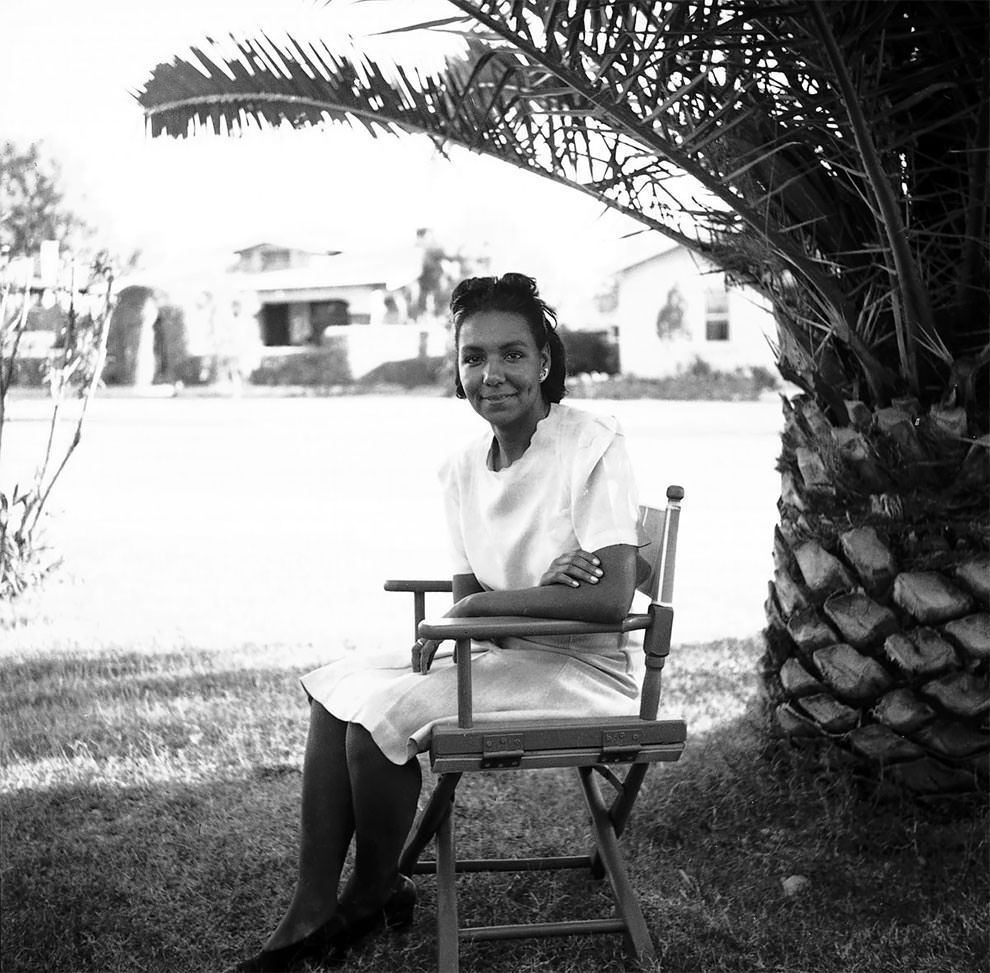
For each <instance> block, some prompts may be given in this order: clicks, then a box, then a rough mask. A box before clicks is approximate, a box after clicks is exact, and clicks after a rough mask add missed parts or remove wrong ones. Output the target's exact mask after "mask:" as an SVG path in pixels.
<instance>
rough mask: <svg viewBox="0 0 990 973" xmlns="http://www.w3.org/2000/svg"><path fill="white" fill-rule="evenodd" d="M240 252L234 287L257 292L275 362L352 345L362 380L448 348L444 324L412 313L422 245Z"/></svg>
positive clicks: (261, 337) (260, 320)
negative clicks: (346, 250)
mask: <svg viewBox="0 0 990 973" xmlns="http://www.w3.org/2000/svg"><path fill="white" fill-rule="evenodd" d="M236 253H237V263H236V265H235V266H234V268H233V269H232V271H231V275H230V280H229V284H230V285H231V287H232V288H233V289H234V290H236V291H237V292H240V293H245V294H248V293H250V294H253V295H254V296H255V298H256V305H257V308H258V313H257V328H258V334H257V338H258V341H259V343H260V345H261V346H262V348H261V349H260V350H261V352H262V354H263V355H264V356H265V357H267V358H269V359H271V357H272V356H278V355H282V356H291V355H293V354H298V353H299V352H301V351H304V350H308V351H310V352H312V351H314V350H316V349H319V348H324V347H327V348H328V347H329V346H331V345H332V346H333V347H334V348H335V349H340V348H346V356H347V362H348V368H349V372H350V375H351V377H353V378H355V379H357V378H360V377H362V376H363V375H365V374H367V373H368V372H370V371H372V370H373V369H374V368H376V367H377V366H379V365H381V364H383V363H385V362H393V361H401V360H404V359H410V358H416V357H418V356H422V355H442V354H443V353H444V350H445V348H446V331H445V329H444V328H443V325H442V323H441V322H439V321H434V320H424V319H419V320H416V321H414V320H413V319H412V317H411V315H410V302H411V301H412V300H414V299H415V297H416V295H417V294H418V288H419V280H420V277H421V275H422V273H423V254H424V251H423V248H422V246H410V247H404V248H399V249H393V250H378V251H373V252H370V253H344V252H341V251H339V250H309V249H304V248H299V247H292V246H287V245H282V244H275V243H267V242H265V243H258V244H254V245H253V246H250V247H246V248H245V249H242V250H238V251H236Z"/></svg>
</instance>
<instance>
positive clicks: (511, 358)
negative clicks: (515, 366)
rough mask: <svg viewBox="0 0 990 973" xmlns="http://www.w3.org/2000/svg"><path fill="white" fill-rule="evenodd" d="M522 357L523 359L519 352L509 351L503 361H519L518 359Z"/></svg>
mask: <svg viewBox="0 0 990 973" xmlns="http://www.w3.org/2000/svg"><path fill="white" fill-rule="evenodd" d="M522 357H523V354H522V352H521V351H510V352H508V353H507V354H506V356H505V360H506V361H519V359H520V358H522Z"/></svg>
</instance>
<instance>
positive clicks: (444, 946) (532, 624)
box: [385, 486, 687, 973]
mask: <svg viewBox="0 0 990 973" xmlns="http://www.w3.org/2000/svg"><path fill="white" fill-rule="evenodd" d="M683 496H684V491H683V489H682V488H681V487H678V486H671V487H669V488H668V489H667V507H666V509H665V510H658V509H655V508H651V507H643V508H641V511H640V513H641V524H640V526H641V530H642V532H643V534H644V536H645V537H647V538H649V541H650V543H649V544H648V545H647V546H645V547H644V549H643V550H644V551H645V552H646V553H648V554H649V557H648V560H649V567H650V572H649V576H648V577H647V578H646V579H645V580H644V581H643V582H642V583H641V584H640V585H639V586H638V587H639V590H640V591H643V592H644V593H645V594H646V595H647V596H648V597H649V598H650V604H649V607H648V609H647V610H646V612H645V613H643V614H631V615H628V616H627V617H626V618H625V619H624V620H623V621H622V622H620V623H619V624H612V625H606V624H595V623H588V622H576V621H562V620H557V619H543V618H527V617H521V616H520V617H496V618H463V619H457V618H443V619H440V620H438V621H434V622H427V621H425V620H424V619H425V615H426V594H427V593H429V592H450V591H451V583H450V582H449V581H418V580H392V581H387V582H386V583H385V589H386V590H387V591H405V592H411V593H412V594H413V596H414V604H413V613H414V617H415V627H416V631H417V632H418V634H419V635H420V636H422V637H423V638H428V639H441V640H443V639H453V640H454V642H455V644H456V647H457V649H456V653H455V655H456V666H457V682H458V714H457V724H456V726H455V725H452V724H451V725H447V724H442V725H440V726H437V727H435V728H434V730H433V734H432V741H431V744H430V764H431V766H432V768H433V770H434V772H435V773H436V774H438V775H439V779H438V782H437V784H436V786H435V788H434V791H433V793H432V795H431V797H430V799H429V802H428V803H427V805H426V807H425V808H424V810H423V811H422V813H421V814H420V816H419V818H418V821H417V823H416V826H415V827H414V828H413V831H412V833H411V836H410V838H409V840H408V842H407V844H406V847H405V850H404V851H403V854H402V858H401V860H400V863H399V871H400V872H401V873H402V874H404V875H414V874H424V873H427V872H435V873H436V877H437V927H438V969H439V970H440V971H442V973H457V970H458V969H459V949H458V946H459V942H460V940H489V939H517V938H526V937H542V936H561V935H575V934H584V935H587V934H589V933H621V934H622V935H623V936H624V938H625V943H626V949H627V952H628V954H629V957H630V959H632V960H633V962H634V963H636V964H637V965H639V964H642V963H646V962H652V961H654V960H655V959H656V952H655V950H654V947H653V941H652V939H651V937H650V933H649V930H648V928H647V925H646V921H645V919H644V917H643V912H642V908H641V907H640V904H639V899H638V898H637V896H636V893H635V891H634V889H633V887H632V884H631V882H630V880H629V875H628V871H627V869H626V865H625V861H624V859H623V856H622V852H621V850H620V848H619V843H618V839H619V837H620V836H621V834H622V832H623V830H624V828H625V826H626V822H627V821H628V819H629V815H630V813H631V811H632V809H633V805H634V804H635V801H636V798H637V796H638V794H639V790H640V788H641V786H642V784H643V780H644V778H645V776H646V772H647V770H648V769H649V767H650V765H651V764H653V763H656V762H667V761H675V760H677V759H678V758H679V757H680V755H681V753H682V752H683V750H684V741H685V738H686V732H687V731H686V725H685V723H684V721H683V720H680V719H664V720H658V719H657V710H658V708H659V704H660V690H661V671H662V669H663V666H664V663H665V661H666V658H667V655H668V654H669V652H670V638H671V628H672V625H673V618H674V611H673V607H672V599H673V585H674V559H675V550H676V543H677V528H678V520H679V517H680V501H681V500H682V499H683ZM631 631H642V632H643V633H644V640H643V648H644V652H645V655H646V669H645V675H644V679H643V686H642V690H641V693H640V710H639V716H638V718H637V717H635V716H629V717H609V718H594V717H592V718H587V719H577V720H575V719H571V720H561V719H535V720H532V721H519V720H512V721H501V722H487V721H486V722H483V723H481V724H479V725H478V726H475V725H474V720H473V713H472V698H471V640H472V639H498V638H501V637H505V636H511V635H516V636H533V635H583V634H597V633H603V632H612V633H615V632H631ZM615 765H626V766H627V767H628V769H627V770H626V773H625V774H624V775H623V776H620V775H619V774H618V773H616V771H615V770H614V769H613V767H614V766H615ZM549 767H575V768H576V770H577V774H578V777H579V780H580V783H581V787H582V791H583V793H584V797H585V802H586V804H587V806H588V811H589V813H590V816H591V824H592V829H593V835H594V839H595V847H594V848H593V849H592V851H591V852H590V853H589V854H586V855H577V856H569V855H559V856H552V857H543V858H510V859H476V860H458V859H457V855H456V851H455V842H454V828H453V810H454V794H455V791H456V788H457V785H458V782H459V781H460V779H461V776H462V775H463V774H464V773H470V772H476V771H485V772H488V771H500V770H507V769H526V768H533V769H539V768H549ZM603 780H604V781H606V782H607V783H608V784H609V785H610V786H611V787H612V788H613V790H614V792H615V795H614V797H613V798H612V800H611V802H608V801H607V800H606V797H605V795H603V793H602V788H601V782H602V781H603ZM434 838H435V839H436V849H437V851H436V859H435V861H420V860H419V858H420V855H421V854H422V852H423V851H424V849H425V848H426V846H427V845H428V844H429V843H430V841H431V840H433V839H434ZM563 868H588V869H589V870H590V871H591V874H592V875H593V876H594V877H596V878H602V877H603V876H606V875H607V876H608V878H609V881H610V883H611V886H612V892H613V896H614V899H615V905H616V915H615V916H612V917H608V918H601V919H584V920H574V921H566V922H534V923H516V924H506V925H496V926H465V927H461V926H459V924H458V914H457V892H456V875H457V874H458V873H460V872H478V871H533V870H556V869H563Z"/></svg>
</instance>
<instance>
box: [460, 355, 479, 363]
mask: <svg viewBox="0 0 990 973" xmlns="http://www.w3.org/2000/svg"><path fill="white" fill-rule="evenodd" d="M480 361H481V356H480V355H465V356H464V357H463V358H462V359H461V364H462V365H477V364H478V362H480Z"/></svg>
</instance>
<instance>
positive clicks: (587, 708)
mask: <svg viewBox="0 0 990 973" xmlns="http://www.w3.org/2000/svg"><path fill="white" fill-rule="evenodd" d="M451 313H452V317H453V324H454V336H455V347H456V352H457V380H456V392H457V395H458V397H460V398H466V399H467V400H468V402H469V403H470V404H471V406H472V407H473V408H474V410H475V411H476V412H477V413H478V414H479V415H480V416H481V417H482V418H483V419H485V420H487V422H488V423H489V425H490V427H491V433H490V434H486V435H485V436H484V437H483V438H482V439H481V440H478V441H477V442H475V443H473V444H471V445H469V446H468V447H467V448H466V449H463V450H461V451H459V452H458V453H456V454H455V455H454V456H453V457H452V458H451V459H450V460H449V461H448V462H447V464H446V465H445V466H444V468H443V470H442V473H441V479H442V481H443V484H444V488H445V499H446V509H447V518H448V523H449V528H450V540H451V546H452V553H453V561H454V576H453V591H454V605H453V607H452V608H451V609H450V611H448V612H447V615H448V616H453V617H468V616H481V615H533V616H540V617H547V618H573V619H581V620H587V621H607V622H612V621H618V620H619V619H621V618H623V617H624V616H625V614H626V613H627V612H628V610H629V605H630V602H631V600H632V595H633V591H634V587H635V561H636V547H635V545H636V541H637V528H636V522H637V509H638V508H637V503H636V497H635V492H634V488H633V482H632V476H631V471H630V467H629V461H628V458H627V456H626V452H625V447H624V445H623V439H622V436H621V434H620V433H619V431H618V429H617V426H616V423H615V422H614V420H610V419H603V418H598V417H595V416H592V415H590V414H588V413H585V412H581V411H578V410H575V409H570V408H568V407H567V406H562V405H560V404H559V403H560V400H561V399H562V398H563V396H564V391H565V389H564V376H565V357H564V348H563V344H562V343H561V340H560V337H559V335H558V334H557V332H556V316H555V314H554V312H553V310H552V309H551V308H549V307H548V306H547V305H546V304H545V303H544V302H543V301H542V300H541V299H540V296H539V294H538V292H537V289H536V284H535V282H534V281H533V280H532V279H530V278H529V277H525V276H523V275H521V274H506V275H504V276H503V277H501V278H496V277H482V278H471V279H469V280H466V281H464V282H462V283H461V284H459V285H458V287H457V288H456V289H455V291H454V293H453V296H452V298H451ZM436 648H437V646H436V644H435V643H427V642H425V641H423V640H419V641H417V643H416V645H415V646H414V649H413V659H414V666H415V667H416V669H417V670H418V671H415V672H413V671H410V670H409V668H405V669H404V670H398V669H388V668H371V667H368V666H367V665H361V664H360V663H357V662H355V661H353V660H350V659H347V660H341V661H338V662H334V663H332V664H330V665H327V666H324V667H323V668H321V669H317V670H316V671H315V672H312V673H310V674H309V675H307V676H306V677H305V678H304V679H303V680H302V682H303V686H304V687H305V689H306V691H307V693H308V694H309V697H310V700H311V716H310V729H309V738H308V741H307V747H306V755H305V760H304V766H303V789H302V790H303V793H302V837H301V847H300V854H299V874H298V881H297V885H296V890H295V895H294V896H293V899H292V902H291V904H290V906H289V908H288V910H287V912H286V914H285V916H284V917H283V919H282V921H281V923H280V924H279V926H278V928H277V929H276V930H275V932H274V933H273V935H272V936H271V938H270V939H269V941H268V943H267V944H266V946H265V948H264V949H263V950H262V951H261V952H260V953H258V954H256V955H255V956H252V957H251V958H250V959H248V960H245V961H244V962H242V963H240V964H239V965H238V966H237V967H235V969H236V970H238V971H240V973H250V971H257V970H284V969H290V968H292V967H293V966H295V965H297V964H299V963H301V962H302V961H304V960H306V959H315V958H319V959H322V960H323V961H324V962H335V961H340V960H341V959H342V958H343V956H344V954H345V953H346V951H347V949H348V948H349V947H350V946H352V945H354V944H355V943H356V942H358V941H359V940H362V939H365V938H367V937H368V936H369V935H371V934H372V933H374V932H377V931H379V930H380V929H382V928H385V927H400V926H404V925H408V923H409V922H410V921H411V919H412V910H413V906H414V904H415V887H414V886H413V884H412V882H411V881H410V880H409V879H408V878H406V877H404V876H400V875H399V874H398V869H397V863H398V859H399V854H400V852H401V850H402V846H403V844H404V842H405V839H406V837H407V835H408V833H409V830H410V827H411V825H412V822H413V818H414V815H415V812H416V805H417V799H418V796H419V790H420V769H419V762H418V760H417V759H416V757H417V754H418V753H420V752H422V751H423V750H424V749H426V748H427V747H428V745H429V735H430V730H431V728H432V727H433V726H434V725H436V723H437V722H438V721H441V720H447V721H449V720H451V719H453V718H455V714H456V711H457V690H456V677H455V669H454V666H453V665H452V664H451V662H450V660H449V659H444V660H438V661H437V664H436V665H435V666H434V667H433V668H432V669H430V662H431V660H432V658H433V656H434V653H435V652H436ZM474 650H475V651H477V652H478V657H477V659H476V660H475V661H474V663H473V684H474V707H475V719H476V720H477V721H479V722H480V721H483V720H484V719H486V718H489V719H490V718H502V719H504V718H507V717H511V716H513V715H517V714H518V715H526V716H530V717H531V716H534V715H537V716H539V715H552V716H587V715H588V714H589V713H599V714H602V715H625V714H628V713H631V712H634V711H635V708H636V703H635V699H636V696H637V693H638V679H637V678H636V675H635V672H634V663H633V653H632V652H631V651H630V650H629V647H628V646H627V645H626V640H625V636H622V635H601V636H580V637H573V638H543V639H522V638H509V639H504V640H501V641H500V642H499V643H498V644H495V643H481V644H477V645H475V646H474ZM428 670H429V674H428V675H427V674H426V673H427V671H428ZM352 836H353V838H354V840H355V858H354V871H353V874H352V876H351V878H350V880H349V881H348V883H347V885H346V887H345V888H344V890H343V892H342V893H341V894H340V896H339V898H338V895H337V887H338V883H339V879H340V874H341V869H342V868H343V864H344V859H345V856H346V853H347V850H348V847H349V845H350V841H351V838H352Z"/></svg>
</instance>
